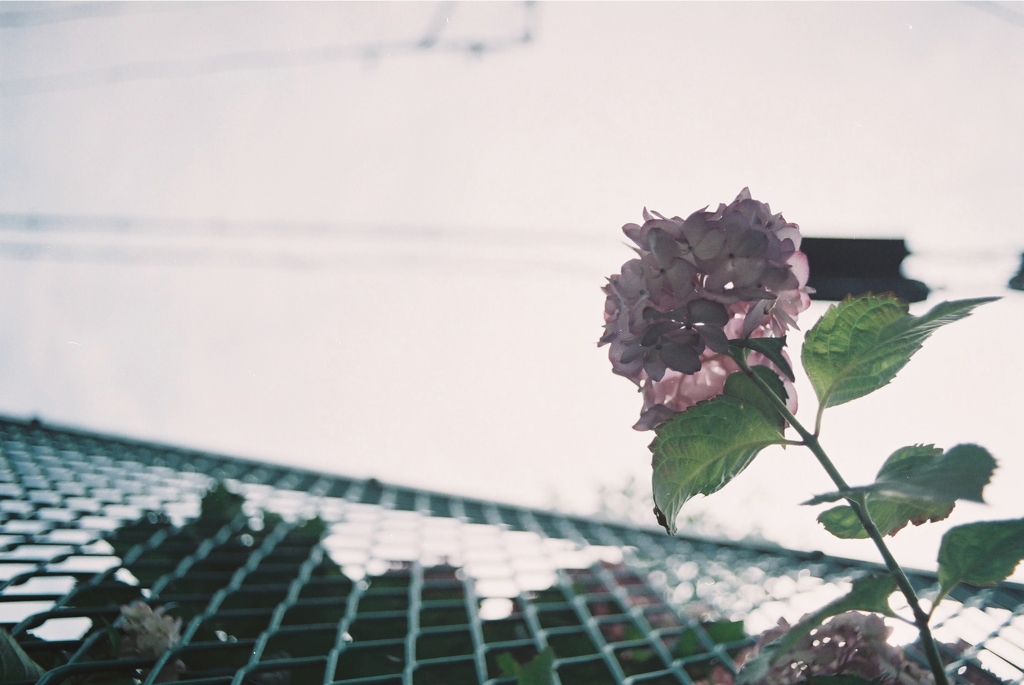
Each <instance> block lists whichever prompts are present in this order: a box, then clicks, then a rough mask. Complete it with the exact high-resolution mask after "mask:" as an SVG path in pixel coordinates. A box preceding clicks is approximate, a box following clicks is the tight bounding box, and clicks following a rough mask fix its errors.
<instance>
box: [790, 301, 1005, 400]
mask: <svg viewBox="0 0 1024 685" xmlns="http://www.w3.org/2000/svg"><path fill="white" fill-rule="evenodd" d="M996 299H998V298H995V297H982V298H976V299H972V300H956V301H953V302H942V303H940V304H938V305H936V306H935V307H933V308H932V310H931V311H930V312H928V313H927V314H925V315H924V316H911V315H910V314H909V313H908V311H909V310H908V307H907V303H906V302H903V301H902V300H899V299H897V298H896V297H893V296H892V295H862V296H860V297H853V298H849V299H846V300H843V301H842V302H841V303H839V304H838V305H832V306H831V307H829V309H828V311H826V312H825V315H824V316H823V317H821V319H820V320H819V321H818V322H817V323H816V324H815V325H814V327H813V328H811V330H809V331H808V332H807V335H806V336H805V338H804V347H803V352H802V354H801V359H802V361H803V365H804V369H805V370H806V371H807V375H808V376H809V377H810V379H811V385H812V386H814V392H815V394H817V396H818V403H819V405H820V406H821V407H822V408H824V407H834V406H836V405H840V404H843V403H844V402H849V401H850V400H855V399H857V398H859V397H863V396H864V395H867V394H868V393H871V392H874V391H875V390H877V389H879V388H881V387H883V386H885V385H887V384H888V383H889V381H891V380H892V379H893V378H894V377H895V376H896V374H897V373H898V372H899V371H900V369H902V368H903V367H904V366H906V365H907V362H909V361H910V357H911V356H913V354H914V353H915V352H917V351H918V350H919V349H921V345H922V344H924V341H925V339H927V338H928V336H929V335H931V334H932V332H933V331H935V329H936V328H938V327H940V326H943V325H945V324H948V323H952V322H953V321H957V320H959V319H962V318H964V317H965V316H967V315H968V314H970V313H971V311H972V310H973V309H974V308H975V307H978V306H979V305H982V304H985V303H986V302H992V301H993V300H996Z"/></svg>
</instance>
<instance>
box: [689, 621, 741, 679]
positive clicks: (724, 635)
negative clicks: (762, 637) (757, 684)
mask: <svg viewBox="0 0 1024 685" xmlns="http://www.w3.org/2000/svg"><path fill="white" fill-rule="evenodd" d="M700 630H702V631H703V633H704V634H705V635H707V637H708V639H709V640H710V641H711V643H712V644H713V645H720V644H726V643H730V642H732V643H737V642H740V641H741V640H743V639H744V638H746V637H747V633H746V631H745V630H743V621H709V622H706V623H701V624H700ZM697 631H698V629H697V628H696V627H692V628H687V629H686V630H684V631H683V633H682V634H681V635H680V636H679V639H678V640H677V641H676V643H675V645H674V647H673V649H672V656H673V657H675V658H686V657H691V656H696V655H698V654H706V653H707V652H708V647H707V645H706V644H705V643H704V641H703V640H702V639H701V637H700V635H699V633H698V632H697ZM738 649H739V648H733V649H730V650H729V651H728V653H729V655H730V656H735V654H736V652H737V651H738ZM717 663H718V660H717V659H706V660H700V661H693V662H691V663H689V664H687V665H686V666H685V668H686V672H687V674H688V675H689V676H690V678H692V679H693V680H695V681H696V680H703V679H704V678H707V676H708V674H709V673H710V672H711V670H712V669H713V668H714V666H715V664H717Z"/></svg>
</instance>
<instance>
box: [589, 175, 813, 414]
mask: <svg viewBox="0 0 1024 685" xmlns="http://www.w3.org/2000/svg"><path fill="white" fill-rule="evenodd" d="M622 230H623V232H624V233H625V234H626V235H627V236H628V237H629V238H630V240H632V241H633V243H635V245H636V247H635V248H634V249H635V250H636V252H637V255H638V258H637V259H631V260H629V261H628V262H626V263H625V264H623V266H622V270H621V272H620V273H618V274H615V275H613V276H611V277H609V279H608V283H607V285H605V286H604V288H603V291H604V293H605V295H607V299H606V300H605V312H604V319H605V332H604V335H603V336H602V337H601V340H600V342H599V343H598V344H599V345H606V344H607V345H610V349H609V352H608V358H609V359H610V360H611V363H612V371H613V372H614V373H617V374H619V375H621V376H625V377H626V378H628V379H630V380H631V381H633V382H634V383H636V384H637V385H638V386H640V388H641V390H642V391H643V395H644V407H643V411H642V413H641V415H640V420H639V421H638V422H637V424H636V425H635V426H634V428H636V429H637V430H650V429H652V428H656V427H657V426H659V425H661V424H662V423H664V422H665V421H667V420H668V419H669V418H671V417H672V415H673V414H676V413H678V412H681V411H685V410H686V409H688V408H690V407H692V406H693V405H695V404H697V402H700V401H702V400H707V399H711V398H713V397H715V396H716V395H719V394H721V393H722V390H723V388H724V386H725V379H726V377H727V376H728V375H729V374H730V373H733V372H734V371H738V370H739V369H738V367H737V366H736V363H735V362H734V361H733V360H732V358H731V357H730V356H729V340H736V339H745V338H760V337H770V336H781V335H784V334H785V332H786V330H787V329H788V328H789V327H790V326H793V327H795V326H796V319H797V315H798V314H799V313H800V312H802V311H803V310H805V309H807V307H808V305H809V304H810V297H809V294H808V293H809V290H808V288H807V276H808V267H807V257H806V255H804V254H803V253H802V252H800V229H799V227H798V226H797V225H796V224H791V223H787V222H786V220H785V219H783V218H782V215H781V214H772V213H771V210H770V208H769V207H768V205H766V204H764V203H763V202H758V201H757V200H754V199H752V198H751V197H750V192H749V191H748V190H747V189H746V188H744V189H743V191H742V192H740V194H739V195H738V196H737V197H736V199H735V200H734V201H733V202H732V203H731V204H729V205H719V206H718V209H717V210H715V211H714V212H709V211H707V208H705V209H703V210H700V211H697V212H694V213H693V214H691V215H690V216H689V217H687V218H686V219H681V218H679V217H673V218H671V219H667V218H665V217H664V216H662V215H661V214H658V213H657V212H653V213H651V212H648V211H647V210H646V209H645V210H644V223H643V224H642V225H637V224H626V225H625V226H623V227H622ZM748 360H749V362H750V363H752V364H761V365H765V366H772V364H771V362H769V361H768V360H767V359H765V358H764V357H762V356H761V355H759V354H756V353H751V355H750V357H749V358H748ZM773 368H774V367H773ZM776 371H778V370H777V369H776ZM786 390H787V392H788V394H789V402H788V403H789V404H790V408H791V409H793V410H795V409H796V393H795V389H794V388H793V386H792V385H791V384H789V383H788V382H787V387H786Z"/></svg>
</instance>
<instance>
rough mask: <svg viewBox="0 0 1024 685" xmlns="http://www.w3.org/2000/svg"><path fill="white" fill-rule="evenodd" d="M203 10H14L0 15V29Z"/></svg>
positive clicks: (115, 6)
mask: <svg viewBox="0 0 1024 685" xmlns="http://www.w3.org/2000/svg"><path fill="white" fill-rule="evenodd" d="M189 6H191V7H200V5H198V4H195V5H192V4H190V3H180V4H175V5H165V4H163V3H149V2H75V3H68V4H62V5H57V6H44V8H43V9H32V10H15V11H8V12H0V29H23V28H32V27H34V26H46V25H49V24H62V23H64V22H68V21H79V20H81V19H95V18H100V17H116V16H121V15H124V14H136V13H144V12H165V11H171V10H177V9H178V8H180V7H189Z"/></svg>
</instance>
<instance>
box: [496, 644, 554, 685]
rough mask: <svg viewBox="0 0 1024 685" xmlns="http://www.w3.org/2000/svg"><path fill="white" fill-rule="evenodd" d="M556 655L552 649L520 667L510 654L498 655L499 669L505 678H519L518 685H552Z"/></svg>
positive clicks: (547, 649)
mask: <svg viewBox="0 0 1024 685" xmlns="http://www.w3.org/2000/svg"><path fill="white" fill-rule="evenodd" d="M554 664H555V653H554V652H553V651H551V648H550V647H547V648H545V649H544V651H543V652H541V653H539V654H537V656H535V657H533V658H532V659H530V661H529V663H526V664H523V665H520V664H519V662H518V661H516V660H515V657H513V656H512V654H511V653H509V652H504V653H502V654H499V655H498V668H500V669H501V675H502V677H503V678H514V677H516V676H518V677H519V681H518V685H552V683H553V681H552V679H551V674H552V673H554V670H555V669H554Z"/></svg>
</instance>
